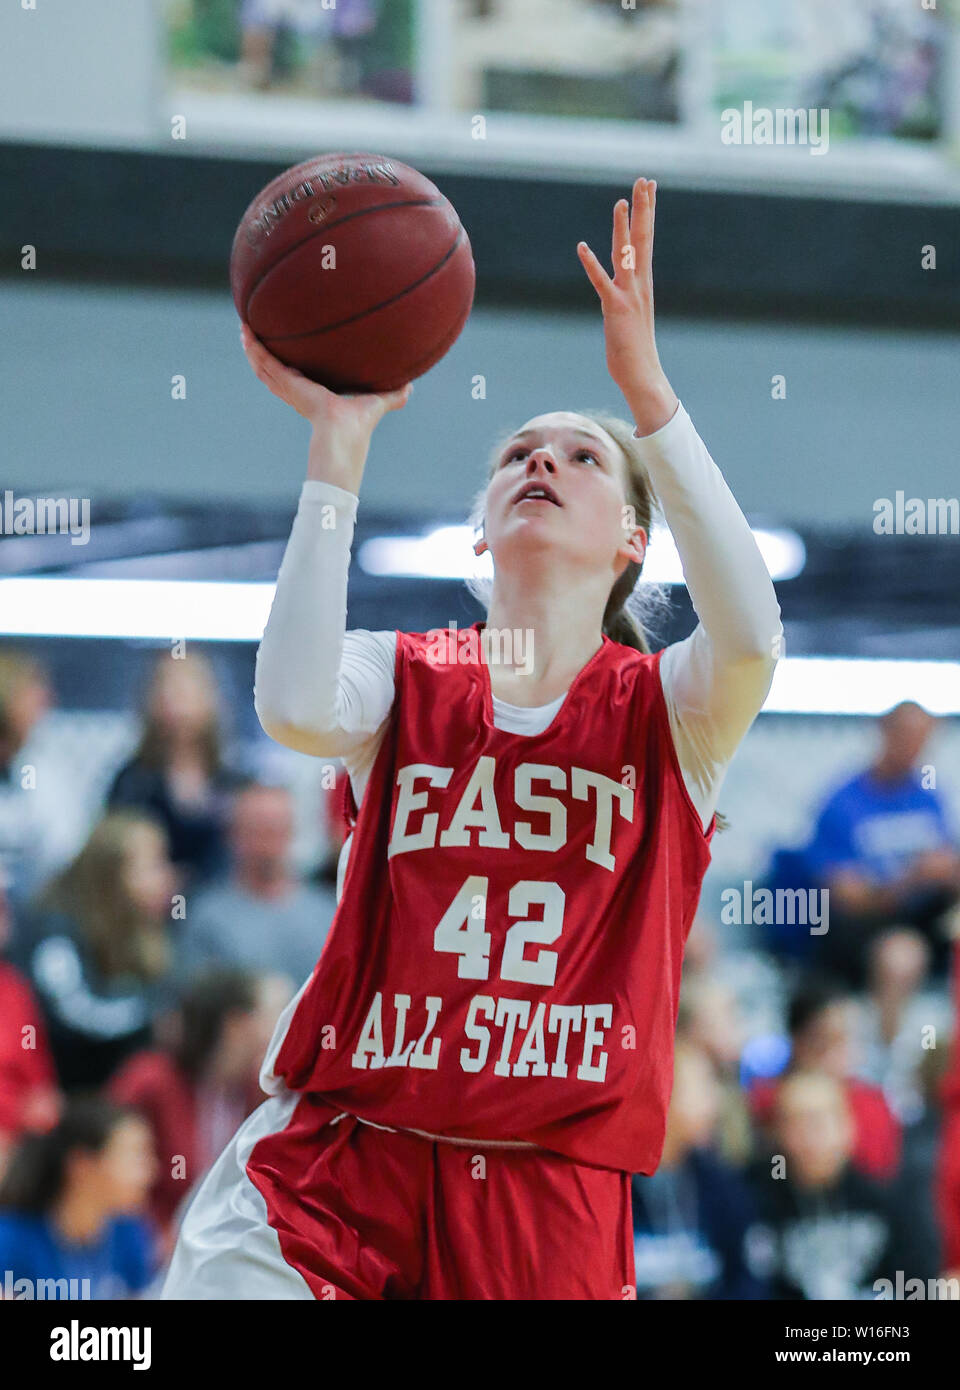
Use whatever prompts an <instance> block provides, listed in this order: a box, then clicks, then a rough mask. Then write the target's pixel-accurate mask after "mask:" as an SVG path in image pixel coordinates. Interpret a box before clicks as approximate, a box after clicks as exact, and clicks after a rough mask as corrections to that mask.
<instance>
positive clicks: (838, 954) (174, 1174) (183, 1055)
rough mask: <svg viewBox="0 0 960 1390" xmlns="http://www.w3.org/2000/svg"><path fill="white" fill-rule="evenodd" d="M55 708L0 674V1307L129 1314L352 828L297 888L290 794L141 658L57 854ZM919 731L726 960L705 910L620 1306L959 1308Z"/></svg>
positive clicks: (950, 1132)
mask: <svg viewBox="0 0 960 1390" xmlns="http://www.w3.org/2000/svg"><path fill="white" fill-rule="evenodd" d="M52 703H53V692H52V690H51V682H50V679H49V677H48V675H47V674H46V672H45V671H44V669H43V667H42V666H41V665H40V664H39V663H38V662H37V661H36V660H35V659H34V658H32V657H31V656H29V655H26V654H24V653H23V652H21V651H17V650H13V649H10V650H7V651H3V650H0V870H2V875H0V883H2V892H0V1298H11V1297H13V1298H16V1297H37V1296H47V1297H49V1296H53V1295H51V1294H50V1293H47V1294H46V1295H38V1294H37V1293H36V1292H35V1290H36V1289H37V1287H38V1286H39V1285H40V1283H41V1281H62V1283H61V1284H60V1285H59V1287H60V1288H61V1290H62V1293H61V1296H66V1291H67V1290H71V1291H72V1290H75V1289H80V1290H81V1296H87V1297H91V1298H118V1297H120V1298H123V1297H153V1296H155V1295H156V1293H157V1291H158V1287H159V1281H160V1279H161V1277H162V1271H163V1268H164V1264H165V1261H166V1259H167V1258H168V1256H169V1252H170V1250H171V1248H172V1243H173V1241H174V1239H175V1234H176V1228H177V1222H178V1218H179V1215H180V1214H181V1212H182V1210H183V1207H184V1204H185V1202H186V1201H187V1200H188V1199H189V1196H190V1194H191V1192H192V1191H193V1190H194V1188H195V1186H196V1184H197V1183H198V1182H199V1181H200V1180H201V1179H202V1177H203V1175H204V1174H205V1172H206V1171H207V1169H208V1168H209V1165H210V1164H211V1162H212V1161H213V1159H214V1158H215V1157H216V1156H217V1155H218V1153H219V1152H220V1150H221V1149H222V1148H223V1146H224V1145H225V1143H226V1142H227V1140H228V1139H229V1138H230V1137H231V1135H232V1134H233V1133H234V1131H235V1129H236V1127H237V1126H238V1124H239V1123H240V1122H241V1120H242V1119H243V1118H244V1117H245V1116H246V1115H247V1114H249V1113H250V1111H251V1110H252V1109H253V1108H255V1107H256V1105H257V1104H258V1103H259V1102H260V1100H261V1099H262V1098H263V1097H262V1094H261V1092H260V1090H259V1084H258V1073H259V1068H260V1064H261V1061H262V1058H263V1055H264V1053H265V1051H266V1047H267V1043H268V1040H269V1037H270V1035H271V1032H272V1030H273V1027H274V1025H275V1023H276V1020H277V1018H278V1016H279V1014H280V1013H281V1011H282V1010H283V1008H284V1007H285V1006H286V1004H287V1003H288V1002H289V1000H290V998H291V997H292V995H293V994H294V993H295V991H296V990H297V989H298V988H299V987H300V985H301V984H302V983H303V981H304V980H305V979H306V977H307V975H308V974H309V973H310V971H311V970H312V969H313V966H314V964H315V961H316V959H317V957H318V955H319V953H320V950H321V948H322V946H323V942H324V939H325V937H326V934H327V931H328V929H329V925H330V922H331V920H332V917H333V912H334V908H335V902H336V894H335V883H336V866H337V859H338V854H339V850H340V847H341V845H342V839H343V829H344V827H343V822H342V820H341V819H340V818H339V815H338V793H337V792H336V791H335V792H332V793H331V795H330V798H329V802H330V816H329V824H328V826H327V832H328V833H327V834H326V838H325V843H326V844H327V847H328V849H327V853H326V854H325V855H323V856H321V859H320V862H318V864H317V865H316V866H315V868H314V870H313V871H311V872H309V873H304V872H302V871H299V870H297V869H296V868H295V867H294V855H293V840H294V808H293V801H292V798H291V793H290V790H289V789H288V788H287V787H285V786H283V785H278V784H274V783H272V782H270V783H268V782H267V781H265V780H256V779H252V778H250V777H249V776H248V775H245V774H244V773H243V771H242V770H241V769H238V768H236V767H234V766H233V765H232V764H231V762H230V760H229V759H228V758H227V757H226V756H225V754H224V751H223V740H222V737H221V728H220V720H219V714H218V709H219V693H218V690H217V686H216V681H215V679H214V677H213V674H212V670H211V667H210V665H209V664H208V662H207V661H206V659H205V658H204V656H203V655H202V654H200V653H197V652H191V653H188V654H181V655H180V656H174V655H172V654H170V653H163V654H161V655H159V656H158V657H157V658H156V659H155V662H154V665H153V668H152V674H151V679H150V680H149V683H148V685H147V688H146V690H145V693H144V697H143V704H142V709H141V710H140V733H139V740H138V742H137V745H136V747H135V748H134V749H133V750H132V752H131V754H130V756H129V757H128V758H127V759H126V761H125V762H124V763H123V765H122V766H120V767H117V768H115V769H111V770H110V773H111V775H110V776H109V777H107V778H105V779H104V781H105V785H106V786H107V793H106V796H105V798H104V804H103V805H102V807H101V808H100V809H99V811H98V813H97V814H96V815H95V816H94V817H93V821H92V823H91V824H86V825H84V826H83V827H82V833H81V834H80V835H79V837H78V833H77V825H76V812H75V810H74V809H72V808H71V807H70V804H69V802H70V776H69V769H59V770H56V769H51V768H37V767H36V766H35V765H33V764H32V763H31V762H30V761H29V760H28V751H27V750H28V748H29V740H30V737H31V734H32V732H33V731H34V729H35V728H36V727H37V726H38V724H40V723H41V721H43V720H44V719H45V718H46V717H47V715H48V711H49V710H50V708H51V705H52ZM935 724H936V721H935V720H934V719H932V718H931V716H930V715H929V714H928V713H926V711H924V710H923V709H921V708H920V707H919V706H917V705H914V704H905V705H900V706H898V707H897V708H896V709H894V710H892V711H891V712H890V713H889V714H888V715H886V716H885V717H884V718H883V719H882V720H879V721H877V726H876V731H875V732H876V740H877V748H876V753H875V756H874V757H873V759H872V760H871V761H870V763H869V765H868V766H867V767H865V768H864V769H863V770H862V771H860V772H859V773H858V774H857V775H856V776H855V777H854V778H852V779H848V780H847V781H846V782H844V783H843V784H842V785H839V786H831V787H824V788H823V789H822V804H821V805H820V807H818V808H812V809H814V811H815V814H814V817H813V820H814V821H815V828H814V830H813V834H812V836H811V837H810V840H809V842H808V844H806V845H805V846H803V847H801V848H799V849H797V848H792V849H789V850H786V849H784V850H783V851H781V852H779V853H777V854H775V855H774V856H773V860H772V862H771V864H770V866H769V871H768V874H767V878H766V881H765V888H766V889H767V890H769V894H770V900H771V901H772V902H773V903H774V910H773V912H772V913H771V914H767V915H766V920H764V915H763V914H760V916H759V920H760V925H759V926H757V927H756V928H755V932H754V936H753V937H752V938H751V939H750V940H749V941H747V942H746V943H744V942H740V943H738V945H737V947H736V949H732V948H731V945H730V943H729V942H728V941H726V940H725V939H724V928H723V922H722V920H721V919H720V917H719V916H718V917H717V918H716V919H714V918H713V917H712V915H711V913H710V912H709V911H708V910H702V911H701V912H700V914H699V915H698V917H697V920H696V921H695V923H694V925H693V928H692V930H691V934H690V939H689V943H688V949H687V956H686V961H685V966H684V977H683V989H682V992H681V1002H680V1018H679V1023H678V1030H677V1053H676V1068H675V1082H674V1091H673V1099H672V1103H671V1108H670V1113H669V1119H668V1124H667V1133H666V1142H665V1146H664V1152H663V1160H662V1163H661V1165H660V1167H659V1168H658V1170H657V1172H656V1173H655V1174H654V1175H653V1176H649V1177H646V1176H637V1177H635V1178H634V1180H633V1204H634V1246H635V1253H636V1276H637V1294H638V1297H640V1298H650V1299H655V1298H669V1299H681V1298H690V1299H777V1298H784V1299H809V1300H815V1299H830V1298H838V1299H859V1298H864V1299H867V1298H877V1297H885V1296H890V1297H927V1298H929V1297H938V1296H939V1297H943V1296H947V1295H948V1294H949V1293H950V1292H951V1290H952V1292H953V1296H955V1297H956V1296H960V1285H950V1284H945V1283H943V1281H944V1280H957V1279H960V1057H957V1056H956V1054H954V1057H953V1059H952V1056H951V1043H952V1035H953V1033H954V1030H955V1026H956V1018H957V1011H958V1008H960V967H958V959H960V945H958V943H957V926H958V921H960V912H958V901H960V848H958V840H957V835H956V831H955V828H954V827H953V825H952V823H951V818H950V816H949V814H948V811H947V809H946V807H945V803H944V799H943V789H942V786H938V784H937V778H936V775H935V768H934V766H933V764H931V763H928V762H925V761H924V758H925V756H926V755H927V750H928V747H929V745H930V740H931V737H932V735H933V734H934V732H935ZM341 785H342V784H341ZM734 833H735V825H734ZM812 894H816V895H818V911H817V912H816V913H814V912H809V913H804V912H802V911H797V910H796V909H797V905H798V904H803V903H804V902H805V901H806V898H805V896H804V895H807V896H808V897H809V895H812ZM787 904H792V906H791V907H790V910H789V911H787V910H786V905H787ZM825 904H826V905H828V906H827V911H826V913H825V914H824V913H823V912H821V911H820V907H821V906H823V905H825ZM755 920H757V919H755ZM824 923H826V926H827V929H826V930H824V929H823V926H824ZM73 1281H77V1282H73ZM938 1281H939V1282H938ZM45 1287H50V1285H45ZM921 1288H922V1292H917V1290H919V1289H921ZM888 1290H889V1292H888Z"/></svg>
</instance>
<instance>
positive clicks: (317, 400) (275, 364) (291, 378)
mask: <svg viewBox="0 0 960 1390" xmlns="http://www.w3.org/2000/svg"><path fill="white" fill-rule="evenodd" d="M240 341H241V343H242V344H243V350H244V352H245V353H246V357H247V361H248V362H249V363H250V366H251V368H252V369H253V374H254V376H255V377H256V378H257V380H258V381H262V382H263V384H264V386H266V387H267V389H268V390H270V391H272V392H273V394H274V395H275V396H279V398H280V399H281V400H282V401H285V402H286V403H287V405H292V406H293V408H294V410H296V411H297V413H298V414H300V415H304V416H306V417H307V418H309V417H310V412H311V410H312V409H314V408H315V407H316V406H317V405H319V404H321V393H325V394H326V395H330V394H331V393H330V392H329V391H326V389H325V387H323V386H319V387H318V386H317V384H316V382H312V381H308V380H307V378H306V377H305V376H304V375H303V373H302V372H298V371H297V369H296V368H295V367H286V366H284V364H283V363H282V362H281V361H279V359H278V358H276V357H274V355H273V353H272V352H269V351H268V350H267V349H266V348H265V347H264V345H263V343H261V341H260V339H259V338H257V337H256V336H255V335H254V334H253V333H252V332H251V330H250V328H249V326H248V325H247V324H245V323H241V325H240Z"/></svg>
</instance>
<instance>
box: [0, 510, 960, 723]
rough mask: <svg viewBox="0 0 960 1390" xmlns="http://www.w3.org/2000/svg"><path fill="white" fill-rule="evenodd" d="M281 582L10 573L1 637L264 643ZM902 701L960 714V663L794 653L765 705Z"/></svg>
mask: <svg viewBox="0 0 960 1390" xmlns="http://www.w3.org/2000/svg"><path fill="white" fill-rule="evenodd" d="M382 539H385V538H382ZM398 539H403V538H398ZM370 543H371V544H372V542H370ZM416 572H417V573H419V571H416ZM274 588H275V586H274V585H273V584H261V583H257V584H252V583H230V582H207V581H197V580H166V579H70V578H65V579H58V578H45V577H38V578H30V579H2V580H0V634H2V635H4V636H7V637H100V638H133V639H136V638H140V639H147V640H171V639H177V638H183V639H193V640H194V641H198V642H259V641H260V638H261V637H262V635H263V629H264V626H265V625H266V621H267V617H268V614H269V612H270V604H271V602H272V600H273V593H274ZM901 700H915V701H916V702H917V703H918V704H920V705H923V707H924V708H925V709H927V710H929V711H930V713H931V714H936V715H960V662H957V661H912V660H909V659H903V660H900V659H896V660H894V659H872V658H867V657H834V656H794V657H789V656H787V657H784V658H782V659H781V661H779V662H778V664H777V668H776V670H775V672H774V677H773V685H772V687H771V690H770V694H769V695H768V697H767V700H766V702H765V704H764V712H765V713H767V714H810V715H816V714H851V715H877V714H883V713H884V712H885V711H886V710H888V709H890V708H891V707H892V706H893V705H895V704H898V703H899V702H900V701H901Z"/></svg>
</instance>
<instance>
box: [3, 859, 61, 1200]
mask: <svg viewBox="0 0 960 1390" xmlns="http://www.w3.org/2000/svg"><path fill="white" fill-rule="evenodd" d="M9 930H10V919H9V914H8V911H7V904H6V898H5V897H4V894H3V889H2V887H0V953H2V951H3V949H4V947H5V945H6V942H7V938H8V935H9ZM59 1110H60V1097H59V1092H58V1090H57V1083H56V1077H55V1074H54V1069H53V1059H52V1057H51V1056H50V1049H49V1047H48V1046H47V1035H46V1032H45V1030H44V1027H43V1019H42V1015H41V1012H40V1006H39V1004H38V1003H37V1001H36V999H35V998H34V995H33V991H32V990H31V988H30V986H29V984H28V983H27V981H26V979H25V978H24V977H23V976H22V975H21V974H20V972H19V970H16V969H15V968H14V966H12V965H10V964H9V963H8V962H6V961H5V960H3V959H2V955H0V1176H2V1174H3V1171H4V1169H5V1167H6V1164H7V1159H8V1157H9V1154H10V1151H11V1149H12V1148H13V1145H14V1142H15V1141H16V1140H17V1139H18V1138H19V1137H20V1135H21V1134H25V1133H43V1132H44V1131H46V1130H48V1129H50V1128H51V1126H53V1125H54V1124H55V1123H56V1121H57V1116H58V1114H59Z"/></svg>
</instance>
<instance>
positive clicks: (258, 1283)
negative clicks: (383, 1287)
mask: <svg viewBox="0 0 960 1390" xmlns="http://www.w3.org/2000/svg"><path fill="white" fill-rule="evenodd" d="M299 1100H300V1096H299V1095H297V1094H295V1093H293V1092H289V1091H287V1092H283V1093H281V1094H280V1095H276V1096H271V1097H270V1099H269V1100H266V1101H264V1103H263V1104H262V1105H261V1106H259V1107H258V1109H256V1110H255V1111H254V1112H253V1114H252V1115H250V1116H248V1118H247V1119H246V1120H244V1122H243V1124H242V1125H241V1126H240V1128H239V1129H238V1130H237V1132H236V1134H235V1135H234V1136H233V1138H232V1139H231V1140H230V1143H229V1144H228V1145H227V1147H226V1148H225V1149H224V1151H223V1153H222V1154H221V1155H220V1157H219V1158H218V1159H217V1161H216V1163H215V1164H214V1165H213V1167H212V1168H211V1169H210V1171H209V1173H208V1174H207V1176H206V1177H205V1178H204V1180H203V1182H202V1183H201V1184H200V1186H199V1187H198V1189H197V1191H196V1194H195V1195H194V1197H193V1199H192V1201H191V1202H190V1204H189V1206H188V1207H187V1211H186V1214H185V1216H184V1218H183V1222H182V1224H181V1227H180V1232H179V1235H178V1237H177V1245H176V1249H175V1250H174V1252H173V1259H172V1260H171V1262H170V1268H169V1270H168V1271H167V1277H166V1279H165V1281H164V1285H163V1291H162V1293H161V1295H160V1297H161V1298H164V1299H210V1300H216V1299H224V1298H229V1299H244V1298H251V1299H275V1300H276V1299H307V1300H310V1301H311V1302H313V1301H314V1295H313V1294H312V1293H311V1291H310V1288H309V1286H308V1285H307V1283H306V1281H305V1280H304V1278H303V1277H302V1275H300V1274H298V1273H297V1271H296V1270H295V1269H294V1268H293V1267H292V1266H291V1265H289V1264H287V1262H286V1260H285V1259H284V1258H283V1255H282V1254H281V1251H280V1241H279V1238H278V1236H277V1233H276V1231H275V1230H274V1229H273V1227H272V1226H270V1225H269V1224H268V1222H267V1204H266V1202H265V1201H264V1199H263V1197H262V1196H261V1194H260V1192H259V1191H258V1190H257V1188H256V1187H255V1186H254V1184H253V1183H252V1182H251V1181H250V1178H249V1177H248V1176H247V1167H246V1165H247V1160H248V1159H249V1157H250V1153H251V1151H252V1149H253V1146H254V1145H255V1144H256V1143H258V1142H259V1141H260V1140H261V1139H264V1138H266V1136H267V1135H269V1134H276V1133H277V1132H278V1131H279V1130H282V1129H283V1128H284V1126H285V1125H286V1124H287V1122H288V1120H289V1119H290V1116H291V1115H292V1114H293V1111H294V1109H295V1108H296V1105H297V1102H298V1101H299Z"/></svg>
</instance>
